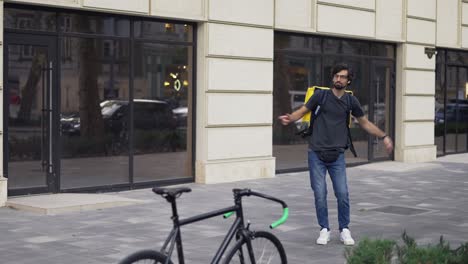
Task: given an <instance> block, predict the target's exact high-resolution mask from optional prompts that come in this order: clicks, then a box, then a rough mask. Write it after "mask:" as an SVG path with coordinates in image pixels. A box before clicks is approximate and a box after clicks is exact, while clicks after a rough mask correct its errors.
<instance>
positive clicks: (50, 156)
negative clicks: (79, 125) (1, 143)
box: [48, 61, 54, 173]
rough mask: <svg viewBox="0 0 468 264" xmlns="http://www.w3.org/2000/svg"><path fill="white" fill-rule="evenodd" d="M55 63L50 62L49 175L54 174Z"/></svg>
mask: <svg viewBox="0 0 468 264" xmlns="http://www.w3.org/2000/svg"><path fill="white" fill-rule="evenodd" d="M53 66H54V65H53V63H52V61H49V91H48V92H49V133H48V134H49V135H48V137H49V173H52V172H53V171H52V168H53V167H52V165H53V162H54V161H53V157H52V156H53V155H52V127H53V124H52V113H53V111H52V105H53V104H52V80H53V79H52V77H53V71H54V68H53Z"/></svg>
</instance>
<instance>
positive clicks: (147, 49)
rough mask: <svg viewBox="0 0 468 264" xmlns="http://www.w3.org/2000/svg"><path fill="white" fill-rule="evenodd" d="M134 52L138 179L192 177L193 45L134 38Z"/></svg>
mask: <svg viewBox="0 0 468 264" xmlns="http://www.w3.org/2000/svg"><path fill="white" fill-rule="evenodd" d="M135 54H136V56H135V64H136V65H137V66H136V67H135V68H136V69H139V70H138V71H137V72H135V79H134V80H135V82H134V85H135V90H134V91H135V92H134V98H135V99H134V101H133V103H134V116H135V119H134V121H133V127H134V134H133V135H134V137H133V142H134V150H135V152H134V153H135V154H134V175H135V182H141V181H151V180H161V179H169V178H171V177H173V178H184V177H188V176H189V175H191V170H190V168H191V166H190V163H191V155H189V150H190V149H188V144H187V142H190V141H191V139H190V138H187V137H190V133H187V131H188V130H187V128H188V127H189V123H188V122H189V120H190V119H191V118H189V112H191V111H189V107H190V104H189V101H190V99H191V96H192V92H191V91H192V90H193V84H192V80H191V79H192V78H191V77H192V74H191V71H190V69H192V61H191V60H190V58H191V57H192V54H191V48H189V47H187V46H182V45H167V44H157V43H144V42H136V44H135ZM189 139H190V140H189Z"/></svg>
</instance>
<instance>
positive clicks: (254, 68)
mask: <svg viewBox="0 0 468 264" xmlns="http://www.w3.org/2000/svg"><path fill="white" fill-rule="evenodd" d="M207 63H208V70H207V78H208V86H207V89H208V90H210V91H267V92H271V91H273V62H272V61H255V60H238V59H221V58H208V59H207ZM197 88H198V87H197Z"/></svg>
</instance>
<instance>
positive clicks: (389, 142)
mask: <svg viewBox="0 0 468 264" xmlns="http://www.w3.org/2000/svg"><path fill="white" fill-rule="evenodd" d="M383 143H384V144H385V149H386V150H387V153H388V154H389V155H390V154H392V151H393V142H392V139H391V138H390V137H389V136H386V137H385V138H384V139H383Z"/></svg>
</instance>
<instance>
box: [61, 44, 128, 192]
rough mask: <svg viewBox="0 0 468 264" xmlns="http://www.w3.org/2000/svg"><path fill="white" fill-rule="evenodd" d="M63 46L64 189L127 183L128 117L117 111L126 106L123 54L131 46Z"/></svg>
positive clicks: (62, 182) (125, 73)
mask: <svg viewBox="0 0 468 264" xmlns="http://www.w3.org/2000/svg"><path fill="white" fill-rule="evenodd" d="M107 44H110V45H107ZM65 45H69V46H70V47H71V49H70V51H69V53H68V55H69V56H66V57H63V58H62V69H61V102H62V103H61V116H60V131H61V146H62V153H61V156H62V166H61V167H62V172H61V176H62V178H61V185H62V186H61V187H62V188H76V187H86V186H99V185H107V184H115V183H125V182H128V144H129V143H128V131H129V130H128V120H129V115H128V111H124V110H123V107H121V108H119V107H118V106H124V105H128V96H129V92H128V84H129V80H128V57H126V56H120V55H119V54H128V48H129V43H128V41H124V40H105V39H89V38H71V37H66V38H64V39H63V41H62V47H63V46H65ZM122 50H124V51H122ZM117 102H119V103H117ZM76 168H81V169H80V170H76ZM83 177H85V178H86V179H83Z"/></svg>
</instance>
